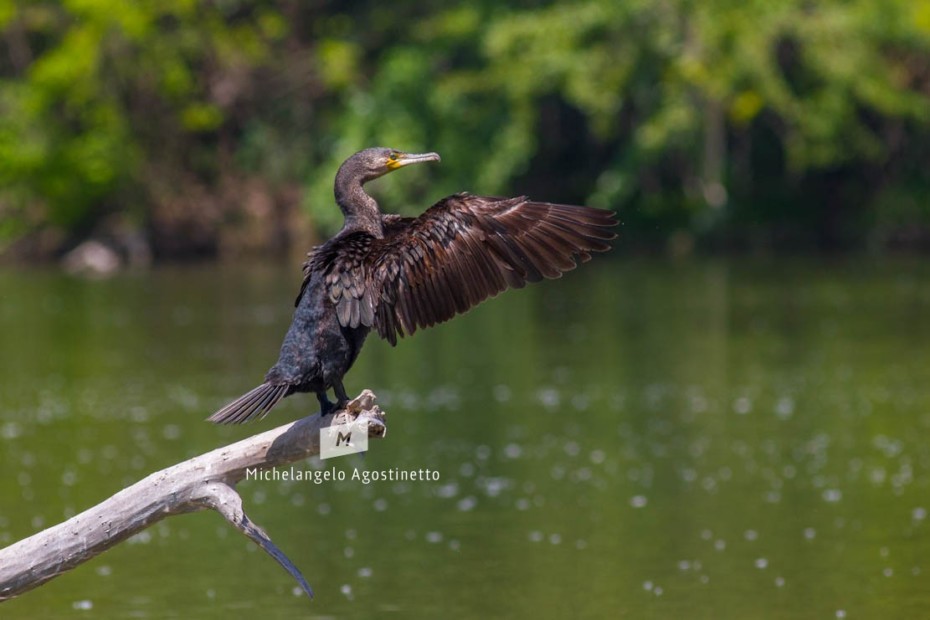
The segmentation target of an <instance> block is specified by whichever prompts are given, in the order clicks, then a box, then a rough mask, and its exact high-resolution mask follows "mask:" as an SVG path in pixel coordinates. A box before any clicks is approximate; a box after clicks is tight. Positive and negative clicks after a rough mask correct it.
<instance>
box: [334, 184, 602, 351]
mask: <svg viewBox="0 0 930 620" xmlns="http://www.w3.org/2000/svg"><path fill="white" fill-rule="evenodd" d="M613 215H614V214H613V213H610V212H607V211H603V210H600V209H593V208H590V207H578V206H571V205H557V204H550V203H543V202H531V201H529V200H527V199H526V198H525V197H518V198H505V199H502V198H485V197H480V196H471V195H468V194H456V195H455V196H450V197H448V198H446V199H444V200H441V201H440V202H438V203H437V204H436V205H434V206H433V207H432V208H430V209H429V210H427V211H426V212H425V213H424V214H423V215H421V216H420V217H418V218H415V219H414V218H399V217H396V216H392V218H391V219H390V220H387V219H385V221H384V222H385V226H384V228H385V238H384V239H379V240H375V241H373V242H372V244H371V246H370V252H371V254H370V256H371V264H370V265H369V266H368V269H369V271H368V276H369V279H368V280H366V281H365V282H366V283H367V284H368V285H369V286H370V287H371V290H372V291H375V293H374V294H375V297H376V299H374V300H373V303H374V304H375V305H376V306H377V307H376V308H375V309H374V310H373V311H372V317H373V326H374V327H375V328H376V329H377V331H378V333H379V335H380V336H381V337H382V338H385V339H387V340H388V341H389V342H390V343H391V344H395V343H396V341H397V337H398V336H400V337H403V336H405V335H410V334H413V333H414V332H415V331H416V330H417V329H421V328H425V327H430V326H432V325H436V324H437V323H441V322H443V321H447V320H449V319H450V318H452V317H453V316H455V315H456V314H458V313H462V312H466V311H467V310H469V309H470V308H472V307H474V306H475V305H477V304H479V303H481V302H482V301H484V300H485V299H487V298H488V297H493V296H495V295H497V294H498V293H500V292H502V291H504V290H506V289H507V288H520V287H523V286H524V285H525V284H526V283H527V282H535V281H538V280H542V279H543V278H558V277H559V276H561V275H562V274H563V273H564V272H566V271H569V270H571V269H574V268H575V266H576V265H577V264H578V262H579V261H585V260H587V259H589V258H590V253H591V252H603V251H606V250H608V249H610V245H609V244H608V243H607V242H608V241H609V240H611V239H613V238H614V237H615V236H616V235H615V234H614V233H613V232H612V230H611V229H612V228H613V227H614V226H616V225H617V221H616V220H615V219H614V217H613ZM362 314H363V316H362V317H361V320H362V321H363V322H364V321H365V319H366V318H367V316H368V315H366V314H365V313H364V311H363V313H362ZM340 316H341V315H340ZM340 321H341V318H340ZM366 324H367V323H366Z"/></svg>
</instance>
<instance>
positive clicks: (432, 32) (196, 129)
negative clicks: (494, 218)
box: [0, 0, 930, 255]
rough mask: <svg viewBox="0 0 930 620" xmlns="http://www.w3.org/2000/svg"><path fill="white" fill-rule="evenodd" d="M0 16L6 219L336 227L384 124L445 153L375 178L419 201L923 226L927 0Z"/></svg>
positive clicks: (45, 9) (891, 231)
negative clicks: (339, 189) (350, 160)
mask: <svg viewBox="0 0 930 620" xmlns="http://www.w3.org/2000/svg"><path fill="white" fill-rule="evenodd" d="M0 30H2V33H3V36H2V39H0V240H2V241H0V243H2V242H6V243H9V242H11V241H14V240H16V239H20V240H21V239H34V238H36V236H37V235H40V234H46V236H47V235H48V232H49V231H55V232H57V234H58V236H57V237H54V236H53V238H54V239H57V242H56V244H52V248H53V249H54V248H60V247H64V246H67V244H68V243H69V241H73V240H75V239H80V238H82V237H83V236H86V235H88V234H95V231H99V230H100V228H101V227H106V226H113V221H114V218H116V219H117V220H118V221H119V222H120V225H121V226H126V225H128V226H129V227H130V228H132V229H134V230H137V231H141V232H142V233H143V234H144V235H145V236H147V237H148V238H149V240H150V241H151V242H152V243H154V245H155V249H156V252H158V253H160V254H162V255H165V254H181V253H184V252H185V251H189V250H191V248H193V249H194V250H196V251H198V252H201V253H216V252H219V251H221V249H222V248H223V247H224V242H223V241H222V239H223V235H224V232H225V231H229V230H236V229H237V228H238V229H248V228H250V227H255V226H257V224H256V222H259V221H261V222H266V225H267V222H268V221H271V220H274V221H275V224H274V226H275V227H277V229H284V230H285V231H286V230H287V229H288V228H289V227H292V225H293V222H294V221H295V220H294V218H293V217H291V215H292V214H293V213H305V214H309V216H310V220H311V221H312V222H313V224H315V225H316V226H317V227H318V228H319V229H320V230H321V231H322V232H324V233H325V232H331V231H332V230H333V229H334V228H335V227H337V226H338V224H339V221H338V218H339V212H338V210H336V209H334V208H333V206H332V189H331V187H332V178H333V174H334V172H335V169H336V167H337V166H338V165H339V163H340V162H341V161H342V159H344V158H345V157H346V156H348V155H349V154H351V153H352V152H354V151H356V150H358V149H361V148H364V147H366V146H371V145H376V144H377V145H389V146H393V147H396V148H401V149H405V150H410V151H417V150H436V151H439V152H440V153H441V154H442V156H443V164H442V165H441V166H438V167H430V168H428V169H421V170H414V171H410V172H405V173H404V174H405V179H404V180H403V181H402V182H390V183H386V182H382V183H380V184H378V185H377V186H376V187H375V188H374V189H373V191H375V192H376V193H377V195H378V196H379V197H380V198H381V199H382V201H383V203H384V204H385V206H386V207H388V208H390V209H392V210H402V211H406V212H408V213H413V212H417V211H419V210H422V209H423V208H424V207H425V206H427V205H428V204H429V203H430V202H431V201H432V200H435V199H438V198H440V197H441V196H442V195H445V194H448V193H452V192H456V191H462V190H468V191H473V192H476V193H489V194H493V193H515V192H521V193H524V192H525V193H531V194H533V195H534V196H535V197H537V198H541V199H548V200H553V201H567V202H584V203H587V204H591V205H595V206H599V207H604V208H610V209H615V210H618V211H619V212H620V214H621V218H622V219H623V221H624V223H625V225H626V232H627V235H626V236H627V238H628V240H629V242H630V244H631V245H641V246H652V245H655V244H657V243H667V242H668V241H669V240H672V244H673V245H674V244H675V243H677V241H676V240H678V241H681V240H682V239H684V242H683V243H684V246H685V247H688V246H689V244H690V243H691V242H693V240H695V239H697V240H698V241H704V242H707V243H716V244H718V245H724V246H736V247H754V248H757V247H763V248H764V247H771V246H775V247H778V246H779V245H790V246H795V247H796V246H799V245H800V246H805V247H818V246H819V247H827V248H837V247H857V246H858V247H864V246H871V247H876V248H881V247H888V246H891V245H898V244H907V245H912V246H914V245H923V244H924V243H926V242H927V241H928V240H930V208H928V203H927V201H926V200H925V199H923V196H924V194H925V193H926V191H927V189H928V188H930V177H928V174H930V173H928V170H930V168H928V166H927V164H928V163H930V162H928V155H930V152H928V145H930V140H928V139H930V132H928V129H930V5H928V4H927V3H925V2H913V1H910V0H820V1H811V0H785V1H782V2H770V1H768V0H744V1H743V2H730V1H727V0H707V1H705V2H700V3H698V2H693V1H690V0H627V1H625V2H616V0H575V1H569V0H563V1H557V2H537V1H532V0H511V1H509V2H491V1H487V0H485V1H479V2H471V3H454V4H446V3H440V2H435V1H426V2H419V3H393V4H390V5H385V4H383V3H376V2H353V3H341V2H335V1H330V2H326V1H322V0H321V1H318V2H312V3H296V2H283V1H278V2H275V1H270V0H269V1H264V2H261V1H259V2H244V1H236V0H223V1H216V2H196V1H194V0H165V1H162V2H150V1H140V2H132V3H126V2H118V1H116V0H64V1H60V2H28V3H24V2H13V1H12V0H0ZM256 180H260V182H259V181H256ZM256 196H258V198H256ZM262 196H264V197H265V198H266V200H265V201H264V202H262V200H261V197H262ZM268 204H270V205H272V208H269V207H268V206H267V205H268ZM263 205H264V206H263ZM298 221H300V219H299V218H298ZM278 232H280V230H279V231H278ZM279 240H280V237H279V236H275V235H273V234H268V235H267V236H266V238H265V242H264V246H269V247H276V246H277V244H276V241H279ZM230 243H232V244H233V247H235V246H236V245H237V244H240V245H242V244H246V245H247V244H248V243H249V242H248V241H247V238H246V237H244V236H242V235H240V236H239V237H236V236H233V237H232V241H231V242H230ZM257 245H258V247H263V243H262V242H259V243H258V244H257ZM285 245H286V244H285Z"/></svg>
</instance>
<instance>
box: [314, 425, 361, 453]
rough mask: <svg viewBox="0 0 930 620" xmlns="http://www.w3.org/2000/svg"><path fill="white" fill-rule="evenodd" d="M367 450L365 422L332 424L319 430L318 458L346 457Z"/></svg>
mask: <svg viewBox="0 0 930 620" xmlns="http://www.w3.org/2000/svg"><path fill="white" fill-rule="evenodd" d="M353 435H354V437H353ZM353 439H354V441H353ZM367 450H368V424H367V423H366V422H362V423H360V424H359V423H356V422H350V423H348V424H334V425H333V426H329V427H326V428H321V429H320V458H323V459H331V458H333V457H335V456H346V455H347V454H356V453H358V452H365V451H367Z"/></svg>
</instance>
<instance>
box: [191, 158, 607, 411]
mask: <svg viewBox="0 0 930 620" xmlns="http://www.w3.org/2000/svg"><path fill="white" fill-rule="evenodd" d="M427 161H439V155H437V154H436V153H423V154H419V155H415V154H410V153H403V152H401V151H397V150H394V149H388V148H370V149H365V150H364V151H360V152H358V153H356V154H355V155H353V156H352V157H350V158H349V159H347V160H346V161H345V163H343V164H342V166H341V167H340V168H339V172H338V173H337V174H336V184H335V193H336V203H337V204H338V205H339V208H340V209H342V213H343V214H344V215H345V224H344V225H343V227H342V230H340V231H339V233H338V234H336V236H335V237H333V238H332V239H330V240H329V241H327V242H326V243H324V244H323V245H321V246H318V247H316V248H314V250H313V251H312V252H310V254H309V255H308V257H307V261H306V263H304V269H303V271H304V280H303V284H302V285H301V287H300V293H299V294H298V295H297V300H296V302H295V305H296V306H297V310H296V311H295V312H294V319H293V322H292V323H291V327H290V329H288V331H287V335H286V336H285V337H284V343H283V344H282V345H281V355H280V357H279V358H278V362H277V363H276V364H275V365H274V366H272V368H271V370H269V371H268V374H266V375H265V382H264V383H262V384H261V385H259V386H258V387H256V388H255V389H253V390H252V391H250V392H248V393H246V394H244V395H242V396H240V397H239V398H238V399H236V400H234V401H233V402H231V403H229V404H228V405H226V406H225V407H223V408H222V409H220V410H219V411H217V412H216V413H214V414H213V415H212V416H210V418H209V420H210V421H212V422H217V423H220V424H239V423H242V422H247V421H248V420H251V419H253V418H260V417H262V416H264V415H265V414H267V413H268V411H270V410H271V408H272V407H274V406H275V405H276V404H277V403H278V402H279V401H280V400H281V399H282V398H284V397H285V396H288V395H290V394H293V393H295V392H316V396H317V398H318V399H319V401H320V406H321V408H322V415H326V414H328V413H330V412H332V411H335V410H337V409H339V408H342V407H344V406H345V404H346V403H347V402H348V400H349V397H348V395H346V390H345V387H344V386H343V385H342V378H343V376H344V375H345V374H346V372H348V370H349V368H350V367H351V366H352V363H353V362H355V358H356V357H358V353H359V351H360V350H361V348H362V344H363V343H364V342H365V337H366V336H368V332H369V331H371V329H372V328H374V329H375V330H376V331H377V332H378V335H379V336H381V337H382V338H385V339H387V340H388V342H390V343H391V344H392V345H394V344H396V343H397V337H398V336H401V337H403V336H404V335H408V334H413V333H414V332H415V331H416V330H417V329H419V328H425V327H430V326H432V325H436V324H437V323H442V322H443V321H447V320H449V319H451V318H452V317H453V316H455V315H456V314H458V313H462V312H466V311H467V310H468V309H469V308H471V307H472V306H475V305H476V304H478V303H480V302H482V301H484V300H485V299H487V298H488V297H492V296H494V295H497V294H498V293H500V292H501V291H503V290H505V289H507V288H510V287H512V288H521V287H523V286H524V285H525V284H526V283H527V282H536V281H538V280H541V279H543V278H558V277H559V276H561V275H562V273H563V272H565V271H569V270H570V269H574V268H575V266H576V264H577V260H581V261H582V262H584V261H587V260H588V259H590V258H591V255H590V253H591V252H603V251H606V250H608V249H610V246H609V245H608V243H607V241H608V240H610V239H613V238H614V237H615V236H616V235H615V234H614V233H613V232H611V228H612V227H614V226H615V225H616V224H617V221H616V220H615V219H614V218H613V216H614V214H613V213H610V212H608V211H603V210H601V209H593V208H590V207H578V206H570V205H556V204H549V203H546V202H532V201H530V200H528V199H527V198H526V197H525V196H520V197H517V198H489V197H482V196H473V195H471V194H467V193H461V194H455V195H454V196H449V197H447V198H444V199H442V200H440V201H439V202H438V203H436V204H435V205H433V206H432V207H431V208H430V209H428V210H427V211H426V212H425V213H423V214H422V215H420V216H419V217H416V218H412V217H401V216H399V215H393V214H382V213H381V211H380V210H379V209H378V204H377V203H376V202H375V200H374V199H373V198H372V197H371V196H369V195H368V194H366V193H365V191H364V190H363V189H362V186H363V185H364V184H365V183H367V182H368V181H371V180H373V179H377V178H378V177H380V176H382V175H384V174H387V173H388V172H391V171H393V170H397V169H399V168H402V167H404V166H407V165H410V164H417V163H421V162H427ZM330 388H332V389H333V390H334V391H335V393H336V398H337V403H336V404H335V405H334V404H333V403H331V402H330V401H329V399H328V398H327V395H326V392H327V390H329V389H330Z"/></svg>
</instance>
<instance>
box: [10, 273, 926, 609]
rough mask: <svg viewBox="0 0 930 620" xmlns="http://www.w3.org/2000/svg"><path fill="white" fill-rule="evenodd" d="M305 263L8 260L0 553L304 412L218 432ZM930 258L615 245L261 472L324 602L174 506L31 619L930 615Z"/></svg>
mask: <svg viewBox="0 0 930 620" xmlns="http://www.w3.org/2000/svg"><path fill="white" fill-rule="evenodd" d="M298 284H299V273H297V271H296V270H295V269H292V268H290V267H289V266H281V265H272V266H262V267H241V266H227V267H217V266H208V267H195V268H182V267H168V268H161V269H157V270H154V271H151V272H140V273H127V274H123V275H120V276H118V277H115V278H112V279H109V280H104V281H88V280H82V279H76V278H72V277H68V276H65V275H62V274H59V273H56V272H52V271H3V272H0V329H2V339H0V370H2V372H0V464H2V466H3V475H2V476H0V544H8V543H10V542H13V541H15V540H18V539H20V538H22V537H25V536H28V535H29V534H31V533H33V532H35V531H37V530H39V529H41V528H43V527H47V526H49V525H52V524H55V523H57V522H59V521H61V520H62V519H64V518H66V517H68V516H71V515H73V514H75V513H76V512H79V511H80V510H83V509H84V508H87V507H89V506H91V505H93V504H95V503H96V502H98V501H100V500H102V499H105V498H106V497H108V496H109V495H111V494H112V493H114V492H116V491H118V490H119V489H120V488H122V487H123V486H125V485H128V484H130V483H132V482H134V481H136V480H138V479H140V478H142V477H144V476H145V475H147V474H148V473H151V472H152V471H155V470H158V469H161V468H163V467H167V466H169V465H172V464H174V463H176V462H178V461H180V460H183V459H185V458H188V457H191V456H194V455H196V454H199V453H201V452H204V451H207V450H210V449H212V448H214V447H217V446H219V445H222V444H224V443H228V442H231V441H233V440H235V439H238V438H241V437H245V436H248V435H249V434H252V433H255V432H258V431H259V430H264V429H267V428H271V427H272V426H274V425H276V424H278V423H283V422H284V421H287V420H290V419H294V418H296V417H298V416H301V415H305V414H307V413H309V412H310V411H311V410H312V409H313V408H314V407H315V404H316V402H315V399H314V398H313V397H312V396H306V395H304V396H295V397H292V398H289V399H287V401H285V402H284V403H283V404H282V405H281V406H279V407H278V408H277V409H275V411H274V413H273V415H272V416H270V417H269V418H267V419H266V420H264V421H262V422H260V423H258V424H253V425H250V426H247V427H242V428H218V427H215V426H212V425H209V424H206V423H204V422H203V421H202V420H203V418H204V417H206V416H207V415H208V414H210V413H211V412H212V411H213V410H214V409H216V408H217V407H218V406H220V405H222V404H224V403H225V402H226V401H227V400H228V399H230V398H232V397H234V396H236V395H238V394H239V393H241V392H244V391H245V390H247V389H248V388H251V387H252V386H253V385H255V384H256V383H257V382H258V381H259V380H260V378H261V376H262V375H263V373H264V371H265V370H266V369H267V367H268V366H269V365H270V364H271V363H272V362H273V361H274V359H275V356H276V353H277V348H278V345H279V343H280V339H281V336H282V335H283V332H284V330H285V329H286V326H287V324H288V321H289V319H290V312H291V303H292V300H293V296H294V293H295V292H296V287H297V285H298ZM928 310H930V269H928V268H927V267H925V266H923V265H921V264H920V263H918V262H893V263H871V262H860V261H849V262H834V263H823V262H816V261H801V260H791V261H770V262H749V263H747V262H745V261H730V262H728V261H705V262H693V263H681V264H676V263H661V262H652V261H644V260H618V259H614V260H610V259H601V260H595V261H593V262H592V263H591V264H589V265H586V266H585V267H584V268H583V269H581V270H579V271H578V272H574V273H571V274H569V275H568V276H566V277H565V278H563V279H562V280H560V281H557V282H549V283H545V284H543V285H539V286H532V287H529V288H527V289H525V290H523V291H519V292H512V293H509V294H505V295H503V296H502V297H500V298H498V299H496V300H493V301H492V302H489V303H487V304H485V305H483V306H481V307H480V308H478V309H477V310H476V311H474V312H472V313H471V314H469V315H467V316H466V317H463V318H460V319H456V320H455V321H453V322H451V323H449V324H446V325H443V326H441V327H439V328H436V329H433V330H429V331H427V332H423V333H418V334H417V335H416V337H414V338H412V339H405V340H403V341H402V342H401V343H400V344H399V346H398V347H397V348H395V349H392V348H391V347H389V346H388V345H386V344H385V343H383V342H380V341H378V340H377V339H376V338H372V339H371V340H370V341H369V343H368V345H367V346H366V349H365V351H364V352H363V354H362V357H361V359H360V361H359V363H358V364H357V365H356V367H355V368H354V369H353V370H352V371H351V373H350V374H349V375H348V377H347V381H346V385H347V388H348V390H349V391H350V393H355V392H358V391H359V390H360V389H361V388H363V387H369V388H372V389H373V390H375V392H376V393H377V394H378V395H379V397H380V400H381V403H382V405H383V406H384V408H385V409H386V410H387V411H388V414H389V415H388V427H389V434H388V437H387V438H386V439H385V440H384V441H380V442H377V443H375V444H374V445H373V446H372V449H371V451H370V452H369V453H368V454H367V456H366V457H364V458H361V457H347V458H343V459H337V460H335V461H331V462H327V463H326V464H321V463H320V462H318V461H310V462H308V463H307V464H306V465H298V466H297V467H300V468H304V467H306V468H310V469H313V468H321V467H325V468H330V467H333V468H336V470H337V471H345V472H347V473H348V474H349V476H351V472H353V471H354V470H355V469H356V468H358V469H359V470H369V471H375V470H378V471H380V470H385V469H392V468H400V469H420V468H429V469H431V470H435V471H437V472H439V480H438V481H431V482H411V483H391V482H387V483H383V482H381V483H373V484H368V485H365V484H361V483H360V482H358V481H352V480H350V479H347V480H346V481H344V482H337V483H333V482H329V483H322V484H318V485H317V484H313V483H310V482H263V481H253V482H248V483H243V484H241V485H240V487H239V489H240V492H241V493H242V495H243V498H244V500H245V502H246V509H247V511H248V512H249V514H250V516H251V517H252V518H253V519H254V520H255V521H257V522H258V523H259V524H261V525H262V526H263V527H264V528H265V529H266V530H267V531H268V532H269V533H270V535H271V536H272V537H273V538H274V539H275V541H276V542H277V543H278V544H279V545H280V546H281V547H282V548H283V549H284V550H285V551H286V552H287V553H288V554H289V555H290V557H291V559H292V560H293V561H294V562H295V563H296V564H297V565H298V566H299V567H300V568H301V569H302V570H303V572H304V574H305V575H306V577H307V579H308V580H309V581H310V582H311V584H312V585H313V586H314V588H315V590H316V592H317V598H316V599H315V600H314V601H313V602H312V603H308V601H307V600H306V599H305V598H303V597H302V596H298V595H297V594H295V592H294V585H295V584H294V583H293V582H292V581H291V580H290V578H289V577H288V576H287V575H286V573H284V572H283V571H282V570H281V569H280V568H279V567H278V566H277V565H276V564H275V563H274V562H273V561H272V560H271V559H270V558H268V557H267V556H265V555H264V554H263V553H262V552H261V551H258V550H256V548H255V546H254V545H253V544H251V543H250V542H249V541H247V540H246V539H245V538H243V537H242V536H241V535H239V534H238V533H237V532H236V531H234V530H233V529H232V528H231V527H230V526H229V525H227V524H226V523H225V522H224V521H223V520H222V519H221V518H220V517H219V516H218V515H216V514H213V513H198V514H194V515H184V516H178V517H172V518H169V519H167V520H165V521H162V522H161V523H159V524H158V525H156V526H154V527H152V528H150V529H149V530H147V531H146V532H145V533H143V534H142V535H139V536H137V537H135V538H134V539H132V540H130V541H128V542H126V543H124V544H122V545H120V546H118V547H116V548H115V549H113V550H111V551H108V552H106V553H105V554H103V555H101V556H99V557H98V558H96V559H94V560H93V561H91V562H89V563H87V564H85V565H83V566H81V567H80V568H78V569H76V570H74V571H72V572H70V573H68V574H66V575H64V576H62V577H59V578H58V579H55V580H53V581H52V582H50V583H48V584H46V585H45V586H42V587H41V588H40V589H38V590H35V591H32V592H30V593H27V594H25V595H23V596H22V597H20V598H18V599H15V600H13V601H11V602H9V603H6V604H4V605H3V606H2V616H3V617H4V618H32V617H45V618H73V617H112V618H174V617H177V618H190V617H198V618H210V617H217V618H219V617H227V616H229V615H230V614H234V615H245V614H252V613H261V614H263V615H268V616H269V617H294V616H301V617H320V618H323V617H325V618H357V617H374V616H379V617H380V616H392V615H393V616H395V617H403V618H410V617H414V618H416V617H423V618H434V617H448V618H474V617H484V616H487V617H514V618H538V617H566V616H569V617H592V618H593V617H628V618H670V617H688V618H839V617H847V618H876V617H885V618H891V617H899V618H905V617H912V618H916V617H926V616H927V615H928V614H930V581H928V579H930V563H928V562H927V558H928V557H930V535H928V528H930V524H928V523H927V521H928V518H927V516H928V511H930V494H928V491H930V488H928V487H930V447H928V445H930V442H928V441H927V437H928V436H930V388H928V386H930V365H928V364H927V358H928V352H930V312H928Z"/></svg>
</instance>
